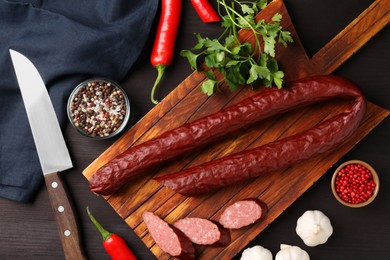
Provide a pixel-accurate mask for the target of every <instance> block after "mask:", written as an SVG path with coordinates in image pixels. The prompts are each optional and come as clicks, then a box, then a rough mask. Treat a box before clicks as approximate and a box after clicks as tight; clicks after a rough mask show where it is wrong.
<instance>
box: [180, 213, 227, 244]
mask: <svg viewBox="0 0 390 260" xmlns="http://www.w3.org/2000/svg"><path fill="white" fill-rule="evenodd" d="M173 226H174V227H176V228H178V229H179V230H181V231H182V232H183V233H184V234H185V235H186V236H187V237H188V238H189V239H190V240H191V241H192V242H193V243H195V244H198V245H209V246H226V245H228V244H229V243H230V240H231V238H230V231H229V230H228V229H226V228H224V227H223V226H222V225H221V224H220V223H218V222H216V221H213V220H208V219H204V218H196V217H187V218H182V219H179V220H178V221H176V222H175V223H173Z"/></svg>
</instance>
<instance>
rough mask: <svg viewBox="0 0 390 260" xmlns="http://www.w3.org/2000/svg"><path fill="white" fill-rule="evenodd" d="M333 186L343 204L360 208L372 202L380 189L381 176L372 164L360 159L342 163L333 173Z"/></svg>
mask: <svg viewBox="0 0 390 260" xmlns="http://www.w3.org/2000/svg"><path fill="white" fill-rule="evenodd" d="M331 188H332V192H333V195H334V197H335V198H336V199H337V200H338V201H339V202H340V203H341V204H343V205H345V206H348V207H352V208H359V207H364V206H367V205H368V204H370V203H371V202H372V201H373V200H374V199H375V197H376V196H377V194H378V191H379V177H378V174H377V172H376V171H375V169H374V168H373V167H371V165H369V164H368V163H366V162H363V161H360V160H351V161H347V162H345V163H343V164H341V165H340V166H339V167H338V168H337V169H336V170H335V172H334V173H333V177H332V181H331Z"/></svg>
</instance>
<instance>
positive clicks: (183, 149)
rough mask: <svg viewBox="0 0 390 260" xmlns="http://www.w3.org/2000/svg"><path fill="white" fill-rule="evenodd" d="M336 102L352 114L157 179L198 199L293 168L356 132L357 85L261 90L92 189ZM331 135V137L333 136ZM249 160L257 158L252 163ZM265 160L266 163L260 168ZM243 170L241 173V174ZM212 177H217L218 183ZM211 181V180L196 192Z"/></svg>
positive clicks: (106, 190)
mask: <svg viewBox="0 0 390 260" xmlns="http://www.w3.org/2000/svg"><path fill="white" fill-rule="evenodd" d="M334 98H350V99H353V100H354V102H353V105H352V106H351V109H350V111H346V112H345V113H343V114H341V115H339V116H337V117H335V118H333V119H331V120H328V121H326V122H324V123H322V124H320V125H318V126H316V127H314V128H313V129H310V130H308V131H306V132H305V133H302V134H298V135H295V136H293V137H289V138H287V139H284V140H283V141H277V142H274V143H272V144H269V145H266V146H262V147H260V148H256V149H254V150H251V151H245V152H242V153H240V154H238V155H232V156H229V157H228V158H223V159H219V160H217V161H212V162H209V163H206V165H202V166H199V167H195V168H191V169H186V170H185V171H184V172H181V173H177V174H174V175H170V176H163V177H159V178H156V180H157V181H159V182H161V183H162V184H164V185H166V186H168V187H170V188H172V189H174V190H176V191H178V192H181V193H182V194H190V193H191V194H196V193H198V192H204V191H206V190H210V188H218V187H222V186H224V185H227V184H229V183H234V182H236V181H237V180H241V179H243V178H245V177H255V176H258V175H259V174H260V173H261V172H265V171H271V170H275V169H278V168H279V167H283V166H288V165H291V164H292V163H295V162H297V161H299V160H302V159H305V158H308V157H310V156H312V155H314V154H317V153H320V152H323V151H325V150H327V149H329V148H330V147H332V146H334V145H336V144H338V143H340V142H341V141H343V140H344V139H345V138H346V137H348V136H349V135H350V134H351V133H352V132H353V131H354V130H355V129H356V127H357V126H358V125H359V123H360V121H361V119H362V117H363V115H364V112H365V104H366V103H365V99H364V97H363V95H362V93H361V92H360V90H359V89H358V87H357V86H356V85H355V84H353V83H351V82H350V81H348V80H346V79H343V78H340V77H337V76H313V77H308V78H304V79H299V80H296V81H292V82H290V83H287V84H286V86H285V87H283V88H282V89H276V88H269V89H265V90H264V91H262V92H259V93H258V94H255V95H253V96H251V97H249V98H247V99H244V100H243V101H241V102H239V103H237V104H234V105H232V106H229V107H227V108H225V109H223V110H221V111H219V112H217V113H215V114H212V115H209V116H206V117H203V118H200V119H197V120H194V121H192V122H189V123H187V124H184V125H182V126H180V127H178V128H175V129H173V130H169V131H167V132H165V133H163V134H162V135H160V136H158V137H156V138H154V139H151V140H149V141H146V142H144V143H142V144H139V145H137V146H134V147H132V148H130V149H128V150H127V151H125V152H124V153H122V154H120V155H118V156H116V157H115V158H114V159H112V160H111V161H110V162H108V163H107V164H106V165H104V166H103V167H102V168H100V169H99V170H98V171H97V172H96V173H95V174H94V175H93V176H92V177H91V179H90V180H89V184H90V189H91V190H92V191H93V192H95V193H98V194H102V195H109V194H111V193H113V192H115V191H116V190H118V189H119V188H120V187H121V186H122V185H123V184H125V183H127V182H129V181H131V180H133V179H134V178H136V177H138V176H139V175H141V174H144V173H145V172H147V171H149V170H151V169H154V168H155V167H157V166H161V165H162V164H164V163H166V162H168V161H170V160H172V159H174V158H176V157H178V156H181V155H183V154H185V153H189V152H191V151H194V150H196V149H199V148H201V147H204V146H206V145H209V144H211V143H213V142H215V141H217V140H219V139H221V138H223V137H224V136H226V135H229V134H231V133H233V132H235V131H237V130H239V129H241V128H243V127H248V126H251V125H253V124H255V123H257V122H259V121H261V120H264V119H266V118H269V117H271V116H274V115H277V114H281V113H284V112H287V111H290V110H292V109H295V108H297V107H301V106H306V105H309V104H313V103H316V102H320V101H325V100H329V99H334ZM330 133H332V134H333V133H334V136H333V135H331V134H330ZM302 144H304V145H302ZM307 146H309V148H308V149H306V147H307ZM283 149H287V150H286V152H283ZM252 157H255V158H253V160H252ZM258 157H259V158H258ZM264 161H268V162H267V163H266V164H264V165H262V163H263V162H264ZM226 167H229V171H228V172H227V173H226V174H224V175H225V176H226V178H220V176H218V174H216V175H215V176H212V175H211V174H210V173H206V172H208V171H210V170H211V171H213V172H214V171H216V172H219V175H221V173H223V172H225V168H226ZM254 168H255V169H254ZM242 171H244V172H245V173H240V172H242ZM203 173H205V175H204V179H203V180H200V181H199V182H198V183H197V184H196V183H195V179H196V178H195V176H196V175H201V174H203ZM245 175H246V176H245ZM213 178H216V179H215V180H218V183H216V181H215V180H214V179H213ZM210 179H213V181H212V182H210V183H209V184H206V186H204V188H200V187H201V186H202V185H203V184H204V183H205V182H208V181H209V180H210ZM211 186H212V187H211Z"/></svg>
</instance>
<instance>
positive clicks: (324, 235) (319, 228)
mask: <svg viewBox="0 0 390 260" xmlns="http://www.w3.org/2000/svg"><path fill="white" fill-rule="evenodd" d="M295 231H296V232H297V234H298V236H299V237H300V238H301V239H302V240H303V242H304V243H305V244H306V245H307V246H310V247H314V246H317V245H321V244H324V243H325V242H326V241H328V238H329V237H330V236H331V235H332V233H333V227H332V224H331V223H330V220H329V218H328V217H327V216H326V215H325V214H324V213H322V212H321V211H319V210H308V211H306V212H305V213H304V214H303V215H302V216H301V217H300V218H298V220H297V227H296V229H295Z"/></svg>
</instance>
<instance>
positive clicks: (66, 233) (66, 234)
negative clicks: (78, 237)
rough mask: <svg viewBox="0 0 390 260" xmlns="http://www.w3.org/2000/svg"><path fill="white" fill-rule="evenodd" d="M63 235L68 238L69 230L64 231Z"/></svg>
mask: <svg viewBox="0 0 390 260" xmlns="http://www.w3.org/2000/svg"><path fill="white" fill-rule="evenodd" d="M64 235H65V236H66V237H68V236H70V230H68V229H67V230H65V231H64Z"/></svg>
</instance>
